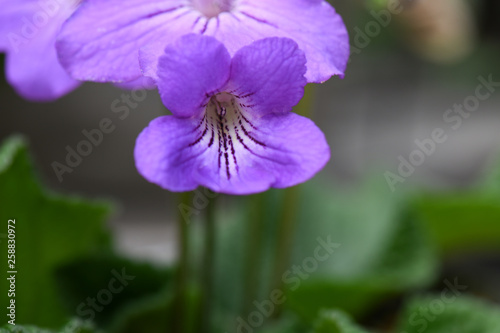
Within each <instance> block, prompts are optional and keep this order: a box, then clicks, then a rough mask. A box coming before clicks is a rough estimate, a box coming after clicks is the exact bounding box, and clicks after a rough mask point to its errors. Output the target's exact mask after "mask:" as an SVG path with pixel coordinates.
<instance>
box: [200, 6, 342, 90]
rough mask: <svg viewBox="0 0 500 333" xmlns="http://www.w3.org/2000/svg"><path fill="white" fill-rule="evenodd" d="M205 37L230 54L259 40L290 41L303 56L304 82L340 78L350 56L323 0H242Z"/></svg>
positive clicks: (336, 21) (337, 19)
mask: <svg viewBox="0 0 500 333" xmlns="http://www.w3.org/2000/svg"><path fill="white" fill-rule="evenodd" d="M285 3H286V4H285ZM206 34H207V35H213V36H214V37H216V38H217V39H219V40H221V41H224V44H225V45H226V47H227V48H228V50H229V52H230V53H231V54H234V53H235V52H236V51H237V50H238V49H239V48H241V46H242V44H244V45H245V44H250V43H251V42H252V41H255V40H258V39H261V38H265V37H288V38H291V39H293V40H294V41H295V42H297V43H298V44H299V47H300V49H301V50H303V51H304V52H305V54H306V58H307V73H306V78H307V80H308V82H315V83H320V82H324V81H326V80H328V79H329V78H330V77H331V76H333V75H339V76H341V77H344V72H345V69H346V67H347V61H348V59H349V55H350V47H349V36H348V34H347V29H346V27H345V25H344V22H343V21H342V18H341V17H340V15H338V14H337V13H336V11H335V9H334V8H333V7H332V6H331V5H330V4H328V3H327V2H326V1H323V0H287V1H283V0H243V1H241V3H240V5H238V6H237V10H235V11H234V13H233V14H232V15H224V14H223V15H220V23H219V24H218V25H217V27H215V28H213V29H207V32H206Z"/></svg>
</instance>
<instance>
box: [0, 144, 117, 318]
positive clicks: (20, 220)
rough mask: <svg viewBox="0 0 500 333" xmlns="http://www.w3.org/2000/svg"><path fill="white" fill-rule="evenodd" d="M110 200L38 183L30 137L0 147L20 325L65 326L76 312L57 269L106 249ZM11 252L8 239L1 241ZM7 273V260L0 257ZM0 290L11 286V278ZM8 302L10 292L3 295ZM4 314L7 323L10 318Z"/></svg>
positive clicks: (1, 203) (0, 207)
mask: <svg viewBox="0 0 500 333" xmlns="http://www.w3.org/2000/svg"><path fill="white" fill-rule="evenodd" d="M108 213H109V208H108V206H107V205H104V204H102V203H97V202H87V201H84V200H82V199H79V198H67V197H62V196H58V195H55V194H49V193H47V191H45V190H44V189H43V188H42V187H41V186H40V185H39V183H38V181H37V179H36V177H35V175H34V170H33V166H32V162H31V159H30V158H29V155H28V151H27V146H26V143H25V141H24V140H23V139H22V138H20V137H14V138H11V139H9V140H7V141H6V142H5V143H4V144H3V146H2V147H1V148H0V221H1V225H2V230H0V234H6V233H7V232H8V231H7V228H8V227H7V222H8V220H11V219H12V220H15V229H14V230H15V245H16V249H15V250H16V253H15V255H16V257H15V259H16V262H15V268H14V269H15V270H16V271H17V272H18V273H17V275H16V291H15V294H16V295H15V301H16V324H30V325H31V324H32V325H38V326H43V327H49V328H54V327H60V326H61V325H62V324H63V323H64V322H66V321H67V319H68V318H69V317H72V316H74V315H75V314H74V313H69V312H67V311H66V310H65V308H64V306H63V303H62V301H61V299H60V298H59V297H58V294H57V288H56V283H55V280H54V276H53V271H54V268H55V267H57V266H59V265H61V264H63V263H66V262H70V261H72V260H73V259H74V258H76V257H80V256H83V255H86V254H89V253H96V252H100V251H102V250H103V249H107V247H108V243H109V239H108V237H109V236H108V233H107V231H106V230H104V228H103V222H104V220H105V218H106V217H107V215H108ZM0 253H3V254H5V255H6V254H7V239H6V238H3V239H2V240H1V244H0ZM0 270H1V271H3V272H6V271H7V270H11V269H8V267H7V260H6V258H5V259H2V260H1V261H0ZM0 290H3V291H6V290H9V286H8V283H7V280H6V279H2V280H1V281H0ZM0 302H1V303H2V304H9V299H7V292H2V294H1V296H0ZM5 321H6V319H5V316H3V318H2V322H5Z"/></svg>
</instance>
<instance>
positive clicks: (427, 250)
mask: <svg viewBox="0 0 500 333" xmlns="http://www.w3.org/2000/svg"><path fill="white" fill-rule="evenodd" d="M499 170H500V167H495V168H493V171H492V172H491V173H490V174H489V176H488V177H487V178H486V179H485V180H484V182H483V183H481V184H480V185H479V186H477V187H475V188H472V189H470V190H467V191H462V192H460V193H457V192H452V193H425V192H424V193H423V192H421V191H413V192H404V191H403V190H398V192H397V193H395V194H393V193H392V192H390V191H389V189H388V187H387V185H386V184H384V183H379V182H378V181H376V180H375V179H377V178H382V180H383V177H376V178H373V179H369V180H367V181H366V182H364V183H363V184H362V185H361V186H360V187H358V188H352V189H350V190H347V189H345V188H341V187H339V186H332V188H329V189H327V188H325V183H324V182H323V183H319V182H314V181H312V182H309V183H307V184H305V185H302V186H301V187H300V189H299V191H298V192H297V193H299V194H300V196H299V197H298V200H297V202H296V204H295V205H294V206H293V207H288V206H286V204H287V201H286V200H284V192H283V191H280V190H271V191H268V192H266V193H264V194H260V195H257V196H251V197H249V198H243V197H238V198H228V197H225V198H223V199H224V205H225V209H224V214H220V215H219V227H218V231H217V240H218V243H217V257H216V264H217V267H216V278H215V286H214V287H215V291H214V300H213V304H214V316H213V320H212V331H213V332H238V330H239V332H245V333H250V332H251V333H253V332H256V333H285V332H286V333H301V332H311V333H363V332H372V331H374V330H373V329H372V328H366V329H365V328H363V326H364V325H362V324H361V323H366V319H367V318H370V317H371V316H373V315H377V316H378V315H379V314H380V312H381V311H382V312H384V311H386V312H388V313H382V315H383V316H385V317H384V318H392V319H387V321H388V322H389V325H386V326H384V328H383V330H382V331H387V332H395V333H399V332H406V333H413V332H420V329H421V328H422V327H424V325H425V329H426V332H429V333H449V332H456V333H472V332H474V333H496V332H499V331H500V322H499V320H498V318H500V308H499V307H498V305H494V304H491V303H485V302H483V301H480V300H477V299H474V298H472V297H470V296H467V295H466V294H464V295H460V296H458V297H456V299H454V300H453V301H452V302H444V301H442V295H441V294H435V295H432V294H431V295H430V296H429V295H428V296H421V295H420V294H421V292H423V291H428V290H432V288H433V287H435V285H436V282H437V281H438V277H439V276H440V267H441V263H442V261H443V260H445V259H446V258H448V257H453V256H459V255H462V254H464V253H472V252H475V253H481V252H483V251H487V252H488V253H491V252H493V253H500V190H499V189H500V186H498V183H497V182H499V181H500V178H499V177H498V174H499V173H500V172H499ZM0 202H1V206H0V217H1V219H2V221H6V220H8V219H13V218H15V219H16V239H17V243H16V246H17V247H16V260H17V261H18V262H16V269H17V270H18V272H19V274H18V276H17V281H16V304H17V317H16V323H18V324H26V325H29V326H16V327H15V328H13V327H12V326H11V325H6V326H4V328H0V332H48V333H55V332H65V333H72V332H75V333H76V332H81V333H90V332H111V333H129V332H130V333H136V332H147V333H156V332H166V331H168V330H169V327H171V324H172V321H173V320H174V319H175V315H176V311H175V306H174V295H175V292H174V291H175V290H174V283H173V280H174V279H173V272H174V269H172V268H159V267H153V266H151V265H149V264H144V263H137V262H134V261H131V260H129V259H126V258H120V257H119V256H117V255H116V254H114V253H113V251H112V250H111V246H110V235H109V233H108V232H107V231H106V229H105V227H104V225H105V224H104V223H105V219H106V217H107V215H108V214H109V207H108V206H107V205H106V204H103V203H95V202H86V201H84V200H82V199H75V198H66V197H61V196H58V195H54V194H50V193H48V192H47V191H46V190H44V189H43V188H42V187H41V186H40V185H39V183H38V181H37V180H36V177H35V172H34V170H33V166H32V163H31V160H30V158H29V154H28V152H27V147H26V143H25V141H24V140H23V139H22V138H19V137H15V138H12V139H10V140H8V141H7V142H6V143H4V145H3V146H2V147H1V149H0ZM227 203H229V205H226V204H227ZM284 209H292V210H293V212H294V214H293V216H295V221H294V222H295V229H294V232H293V235H294V236H293V251H292V252H291V253H290V256H289V260H288V262H287V263H286V266H285V267H288V269H287V270H285V271H284V272H283V274H282V275H281V284H280V285H276V284H275V281H276V279H275V274H276V272H275V269H274V268H275V256H274V255H273V253H275V251H276V246H277V239H278V238H279V236H280V234H279V233H280V230H279V228H278V224H277V223H276V221H279V220H280V218H281V215H280V214H281V212H282V211H283V210H284ZM13 214H15V216H14V215H13ZM193 225H194V227H195V228H196V224H195V223H193ZM196 239H197V238H195V243H194V244H192V250H193V253H192V255H193V259H196V258H199V257H201V256H200V251H201V247H200V246H199V245H198V244H197V243H198V242H197V241H196ZM325 244H326V245H325ZM328 244H333V246H328ZM0 247H1V248H2V251H5V252H4V253H6V251H7V247H6V242H4V241H2V243H1V244H0ZM318 249H319V250H318ZM319 254H321V255H319ZM5 265H6V260H2V263H1V264H0V269H2V271H4V272H5V271H6V270H7V269H6V267H5ZM122 270H123V272H126V275H128V276H129V277H130V278H129V280H127V282H126V284H124V288H123V290H120V291H119V292H116V293H114V292H113V293H108V294H110V295H112V297H113V298H112V300H111V301H109V302H108V303H107V304H105V305H103V306H102V309H101V310H95V309H94V311H92V312H93V315H92V316H91V315H90V312H89V311H88V310H89V309H92V306H91V305H89V303H88V298H96V299H99V295H100V294H101V296H102V295H104V294H106V290H109V289H110V288H111V287H110V281H111V280H112V279H113V278H115V279H116V274H119V273H120V272H122ZM197 273H199V272H195V274H194V276H198V274H197ZM132 277H133V278H132ZM196 283H197V281H196V279H195V280H193V281H190V282H189V285H190V288H191V289H190V292H189V295H188V296H189V302H188V304H189V308H190V310H189V311H188V312H189V315H188V316H187V319H186V320H187V321H189V322H190V323H191V325H190V327H191V329H189V332H196V330H195V329H194V325H192V323H193V314H194V313H196V311H197V309H198V306H199V295H198V293H199V292H198V287H197V285H196ZM0 284H1V286H2V290H7V289H8V288H7V284H6V283H5V280H3V281H1V282H0ZM115 287H116V286H115ZM103 290H104V291H103ZM276 290H278V291H280V293H279V297H277V298H279V299H280V300H282V301H283V302H280V303H283V304H277V303H275V302H274V299H276V297H275V296H276V294H275V293H274V294H273V292H275V291H276ZM273 295H274V296H273ZM0 297H1V299H2V302H3V303H4V304H6V302H8V300H7V297H6V294H5V293H3V294H2V295H1V296H0ZM403 300H405V303H406V304H407V305H406V306H405V307H404V308H403V309H402V308H401V307H400V306H399V305H398V304H399V303H400V302H402V301H403ZM436 302H440V304H438V305H436ZM82 304H83V305H82ZM387 304H393V307H392V308H391V307H389V309H388V310H387ZM394 304H396V305H394ZM433 304H434V305H433ZM101 305H102V304H101ZM422 308H429V309H431V310H430V311H431V315H432V316H433V319H432V320H430V319H425V318H426V317H425V316H424V315H423V314H422V313H420V312H421V311H422V310H421V309H422ZM79 309H80V310H79ZM82 309H85V310H86V312H82V311H81V310H82ZM384 309H386V310H384ZM432 309H434V310H432ZM432 311H434V312H432ZM77 317H79V318H77ZM71 318H77V319H73V320H71ZM261 318H262V320H261ZM396 318H399V319H396ZM87 319H92V320H91V321H89V320H87ZM391 322H392V324H391ZM31 325H36V326H31ZM37 326H39V327H46V328H47V329H46V330H43V329H38V328H36V327H37ZM61 327H63V328H62V329H61ZM377 331H381V329H380V328H377Z"/></svg>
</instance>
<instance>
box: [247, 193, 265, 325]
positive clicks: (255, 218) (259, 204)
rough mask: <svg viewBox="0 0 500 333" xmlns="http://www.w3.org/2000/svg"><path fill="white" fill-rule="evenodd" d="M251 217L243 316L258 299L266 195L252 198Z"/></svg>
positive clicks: (257, 195) (249, 218)
mask: <svg viewBox="0 0 500 333" xmlns="http://www.w3.org/2000/svg"><path fill="white" fill-rule="evenodd" d="M249 199H250V205H249V208H250V215H249V217H248V219H247V223H248V225H247V235H248V236H247V243H246V250H245V251H246V256H245V266H246V267H245V281H244V283H245V284H244V298H243V299H244V302H243V309H242V310H243V312H242V315H243V316H247V315H248V314H249V313H250V312H251V311H252V307H253V301H254V300H255V299H256V297H257V296H258V295H257V290H258V288H257V286H258V285H259V274H260V273H261V269H262V267H261V262H262V260H261V259H262V229H263V223H264V203H265V201H264V199H265V193H260V194H256V195H253V196H251V197H250V198H249Z"/></svg>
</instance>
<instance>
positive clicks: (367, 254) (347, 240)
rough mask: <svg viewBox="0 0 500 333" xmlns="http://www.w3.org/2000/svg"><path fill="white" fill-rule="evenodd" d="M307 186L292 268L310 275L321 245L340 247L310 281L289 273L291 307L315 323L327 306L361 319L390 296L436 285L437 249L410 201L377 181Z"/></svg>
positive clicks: (310, 277) (287, 284) (312, 273)
mask: <svg viewBox="0 0 500 333" xmlns="http://www.w3.org/2000/svg"><path fill="white" fill-rule="evenodd" d="M303 188H304V187H303ZM305 188H306V192H305V194H304V195H303V200H302V204H303V209H302V213H301V218H300V221H299V225H298V230H297V231H298V232H297V235H296V241H295V249H296V253H295V255H294V258H293V259H292V264H293V265H296V266H299V267H302V271H304V270H305V269H306V266H305V264H306V261H307V260H308V259H307V258H311V257H313V256H314V253H315V249H316V248H318V247H319V246H320V240H319V239H322V240H323V242H325V241H326V240H327V239H328V238H330V239H331V241H332V242H333V243H338V244H339V247H338V249H335V251H334V252H333V253H332V255H331V256H330V257H329V258H328V259H327V260H325V261H324V262H321V263H320V265H318V268H317V269H316V270H314V271H312V272H310V274H307V277H306V278H302V277H301V276H300V274H298V273H295V272H294V271H293V270H291V272H292V273H290V274H288V278H287V280H286V282H289V283H286V286H287V287H288V288H289V289H290V292H289V293H288V297H289V301H288V302H287V306H289V307H290V308H292V309H293V310H295V311H296V312H297V313H299V314H301V315H302V316H303V317H304V319H306V320H307V321H311V320H314V318H316V317H317V315H318V313H319V311H320V310H321V309H324V308H327V309H328V308H330V309H331V308H338V309H341V310H344V311H346V312H348V313H351V314H352V315H354V316H356V317H359V316H362V315H363V314H365V313H366V312H367V311H369V310H370V309H371V308H373V307H374V306H376V304H377V303H379V302H381V301H384V300H385V299H386V298H388V297H394V296H396V295H399V294H402V293H404V292H406V291H410V290H414V289H420V288H424V287H426V286H428V285H429V284H431V283H432V282H433V281H434V279H435V278H436V274H437V265H438V263H437V260H436V258H435V251H434V249H433V247H432V244H431V243H430V241H429V239H428V237H427V236H426V233H425V230H424V229H423V228H422V226H421V224H420V221H419V220H418V218H417V217H416V215H415V213H414V212H413V211H412V209H411V207H410V206H409V198H411V197H410V196H407V195H405V194H404V193H398V196H397V197H396V196H392V195H391V194H390V193H388V191H387V189H386V188H385V186H384V185H382V186H380V185H378V184H377V183H375V182H373V181H372V182H367V183H366V184H365V185H364V187H363V188H361V189H359V188H358V189H355V190H353V191H352V192H347V191H345V190H344V191H342V192H340V191H338V190H330V191H325V190H321V187H319V186H312V185H309V184H308V185H306V186H305ZM332 188H335V187H333V186H332ZM319 198H320V199H319ZM292 267H293V266H291V268H292Z"/></svg>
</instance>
